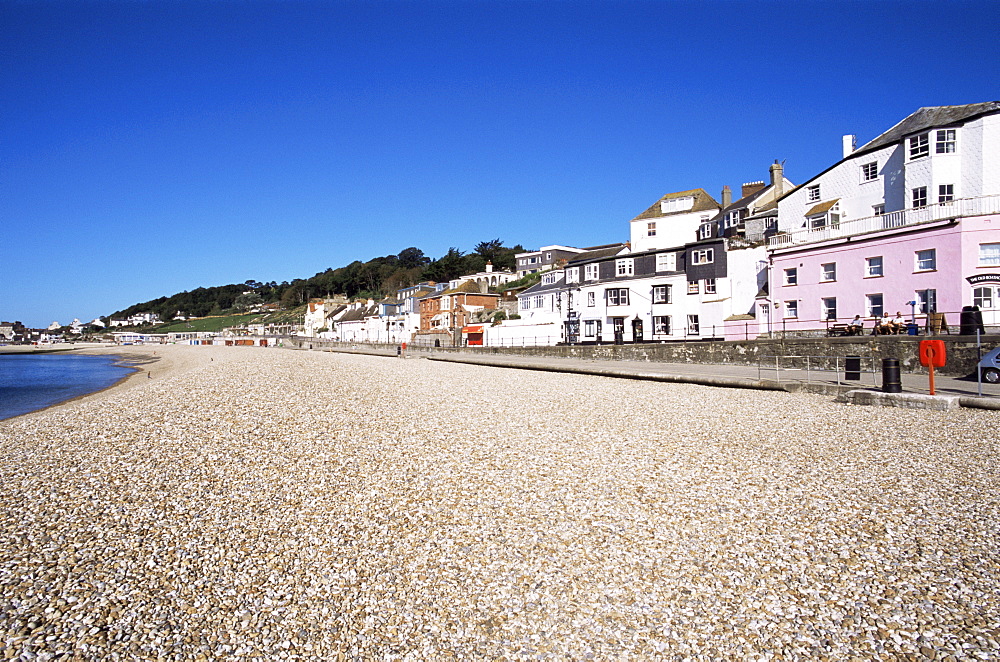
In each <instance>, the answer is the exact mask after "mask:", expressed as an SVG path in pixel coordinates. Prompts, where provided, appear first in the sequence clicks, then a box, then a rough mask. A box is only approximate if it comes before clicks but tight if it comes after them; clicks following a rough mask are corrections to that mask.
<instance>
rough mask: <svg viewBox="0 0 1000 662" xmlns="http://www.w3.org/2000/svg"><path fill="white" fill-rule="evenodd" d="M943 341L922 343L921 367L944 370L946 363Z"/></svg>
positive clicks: (925, 341) (923, 341)
mask: <svg viewBox="0 0 1000 662" xmlns="http://www.w3.org/2000/svg"><path fill="white" fill-rule="evenodd" d="M945 358H946V357H945V348H944V341H943V340H921V341H920V365H922V366H925V367H931V366H933V367H935V368H943V367H944V362H945Z"/></svg>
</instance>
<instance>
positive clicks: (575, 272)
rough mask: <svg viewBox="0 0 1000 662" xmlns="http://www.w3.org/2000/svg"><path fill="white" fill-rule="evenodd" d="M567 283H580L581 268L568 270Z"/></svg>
mask: <svg viewBox="0 0 1000 662" xmlns="http://www.w3.org/2000/svg"><path fill="white" fill-rule="evenodd" d="M566 282H567V283H579V282H580V267H573V268H572V269H567V270H566Z"/></svg>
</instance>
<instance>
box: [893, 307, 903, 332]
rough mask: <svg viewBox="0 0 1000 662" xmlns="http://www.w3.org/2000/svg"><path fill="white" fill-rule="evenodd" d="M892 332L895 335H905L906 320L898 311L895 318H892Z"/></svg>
mask: <svg viewBox="0 0 1000 662" xmlns="http://www.w3.org/2000/svg"><path fill="white" fill-rule="evenodd" d="M892 332H893V333H896V334H899V333H906V320H904V319H903V314H902V313H901V312H899V311H898V310H897V311H896V316H895V317H893V318H892Z"/></svg>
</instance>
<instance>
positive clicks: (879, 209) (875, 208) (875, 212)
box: [872, 202, 885, 216]
mask: <svg viewBox="0 0 1000 662" xmlns="http://www.w3.org/2000/svg"><path fill="white" fill-rule="evenodd" d="M883 214H885V203H884V202H880V203H879V204H877V205H872V216H882V215H883Z"/></svg>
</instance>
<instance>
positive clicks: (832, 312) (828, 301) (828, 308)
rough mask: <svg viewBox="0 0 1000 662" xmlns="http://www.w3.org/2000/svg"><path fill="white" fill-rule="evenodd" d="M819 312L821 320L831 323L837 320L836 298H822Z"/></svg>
mask: <svg viewBox="0 0 1000 662" xmlns="http://www.w3.org/2000/svg"><path fill="white" fill-rule="evenodd" d="M820 310H821V314H822V315H823V320H827V321H833V320H836V319H837V297H823V298H822V299H820Z"/></svg>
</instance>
